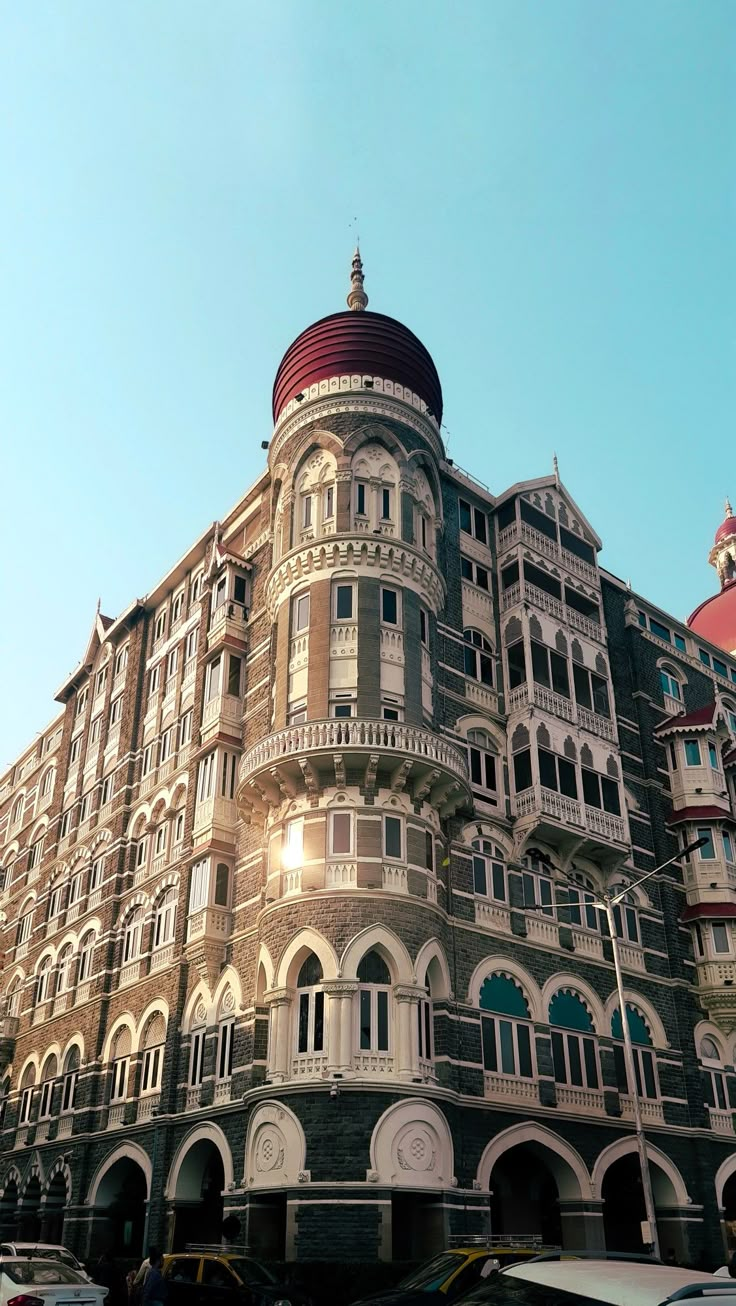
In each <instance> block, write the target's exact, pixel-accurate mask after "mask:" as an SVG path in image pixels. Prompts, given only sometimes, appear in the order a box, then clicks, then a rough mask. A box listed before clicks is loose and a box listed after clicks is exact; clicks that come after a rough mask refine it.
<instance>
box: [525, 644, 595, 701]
mask: <svg viewBox="0 0 736 1306" xmlns="http://www.w3.org/2000/svg"><path fill="white" fill-rule="evenodd" d="M531 645H532V674H533V676H534V680H535V681H536V683H537V684H538V685H543V686H544V687H545V688H546V689H552V690H554V692H555V693H556V694H562V696H563V697H564V698H569V697H570V680H569V677H568V672H567V658H565V657H562V655H561V654H560V653H556V652H555V650H554V649H551V648H547V646H546V645H545V644H539V643H537V641H536V640H535V639H533V640H532V641H531ZM573 670H574V672H577V671H578V667H577V666H575V667H574V668H573ZM586 683H587V682H586ZM576 685H577V677H576Z"/></svg>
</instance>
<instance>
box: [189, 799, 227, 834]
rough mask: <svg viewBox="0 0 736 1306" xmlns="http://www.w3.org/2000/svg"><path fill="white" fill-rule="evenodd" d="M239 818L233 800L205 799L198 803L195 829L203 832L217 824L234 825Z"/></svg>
mask: <svg viewBox="0 0 736 1306" xmlns="http://www.w3.org/2000/svg"><path fill="white" fill-rule="evenodd" d="M236 818H237V811H236V808H235V802H234V800H233V799H232V798H205V799H204V801H202V802H198V803H197V806H196V808H195V812H194V829H195V830H203V829H205V827H206V826H208V825H212V824H213V823H215V822H221V823H223V824H226V825H234V824H235V821H236Z"/></svg>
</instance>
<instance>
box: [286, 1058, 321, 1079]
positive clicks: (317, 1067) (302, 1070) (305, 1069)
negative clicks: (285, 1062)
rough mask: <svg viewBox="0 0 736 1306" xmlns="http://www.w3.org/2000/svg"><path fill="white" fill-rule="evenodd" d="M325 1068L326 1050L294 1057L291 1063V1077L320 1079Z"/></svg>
mask: <svg viewBox="0 0 736 1306" xmlns="http://www.w3.org/2000/svg"><path fill="white" fill-rule="evenodd" d="M326 1069H327V1053H326V1052H313V1053H311V1055H302V1056H298V1057H294V1058H293V1059H292V1063H291V1075H292V1079H322V1078H323V1077H324V1072H325V1071H326Z"/></svg>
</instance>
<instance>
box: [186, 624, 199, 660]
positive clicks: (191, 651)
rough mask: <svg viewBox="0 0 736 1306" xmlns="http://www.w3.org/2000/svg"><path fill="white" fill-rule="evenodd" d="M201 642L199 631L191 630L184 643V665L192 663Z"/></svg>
mask: <svg viewBox="0 0 736 1306" xmlns="http://www.w3.org/2000/svg"><path fill="white" fill-rule="evenodd" d="M198 641H199V631H198V630H190V632H189V634H188V635H187V637H186V639H185V641H184V664H185V666H186V664H187V663H188V662H191V660H192V658H193V657H194V656H195V654H196V652H197V643H198Z"/></svg>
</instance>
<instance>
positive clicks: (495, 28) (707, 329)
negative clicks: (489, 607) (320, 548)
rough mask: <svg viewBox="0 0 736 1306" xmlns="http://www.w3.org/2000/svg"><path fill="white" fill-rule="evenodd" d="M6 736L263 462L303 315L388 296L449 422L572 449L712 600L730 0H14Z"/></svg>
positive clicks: (486, 437) (570, 464)
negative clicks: (361, 280)
mask: <svg viewBox="0 0 736 1306" xmlns="http://www.w3.org/2000/svg"><path fill="white" fill-rule="evenodd" d="M0 33H1V34H0V177H1V178H2V181H1V183H0V186H1V190H0V193H1V195H2V201H1V202H0V432H1V435H0V440H1V442H2V486H3V494H2V518H1V522H2V524H1V528H0V529H1V530H2V539H1V540H0V544H2V576H1V581H0V585H1V593H0V600H1V601H2V609H1V610H2V614H3V622H2V636H3V637H2V640H1V641H0V658H1V662H0V668H1V671H2V674H1V675H0V765H4V764H5V763H6V762H7V761H10V760H11V759H12V757H13V756H14V755H15V753H16V751H17V750H19V749H20V748H21V747H24V746H25V744H26V743H27V742H30V740H31V739H32V737H33V735H34V732H35V731H36V730H37V729H39V728H41V727H42V726H43V725H44V724H45V723H46V721H47V720H48V719H49V718H50V716H51V714H52V712H53V710H54V705H53V702H52V695H53V692H54V690H55V688H56V687H57V686H58V685H59V683H60V682H61V681H62V680H63V678H64V677H65V675H66V673H67V672H68V671H69V670H70V669H71V668H72V667H73V666H74V665H75V664H76V662H77V661H78V659H79V657H80V656H81V654H82V652H83V650H84V646H85V642H86V639H87V635H88V631H89V628H90V624H91V621H92V617H93V614H94V609H95V604H96V602H97V597H98V595H100V596H101V598H102V606H103V611H105V612H107V613H110V614H113V615H114V614H115V613H117V612H119V611H120V610H121V608H122V607H123V606H124V605H125V604H127V603H128V602H129V601H130V600H131V599H132V598H133V597H135V596H138V595H140V594H143V593H145V592H146V591H147V590H148V589H150V588H151V587H152V586H153V584H154V582H155V581H156V580H157V579H158V578H159V577H160V576H161V575H162V574H163V573H164V572H165V571H166V570H167V569H168V567H169V566H170V565H171V564H172V563H173V562H174V561H175V560H176V559H177V557H179V555H180V554H181V553H182V552H183V551H184V550H185V548H186V547H187V546H188V545H189V544H190V543H191V541H192V540H193V539H194V538H195V537H196V536H197V535H198V533H199V532H200V531H201V530H202V529H203V528H204V527H206V526H207V525H208V523H210V522H211V521H212V520H213V519H214V518H215V517H218V516H220V515H222V514H223V513H224V512H225V510H226V509H227V508H228V507H229V506H230V505H231V504H232V503H233V502H234V501H235V500H236V499H237V497H238V496H239V495H240V493H241V492H242V491H243V490H244V489H245V488H246V487H247V485H248V484H249V483H250V482H251V480H252V479H253V478H254V477H255V475H256V474H257V472H258V471H259V469H260V467H261V465H262V459H263V454H262V453H261V449H260V443H261V440H262V439H267V438H268V437H269V435H270V408H269V401H270V391H271V384H272V380H273V375H274V372H275V369H276V367H277V364H278V361H279V358H280V356H281V354H282V352H283V350H284V349H285V348H286V346H287V345H288V343H289V341H290V340H291V339H292V337H293V336H294V335H296V334H297V332H298V331H299V330H301V329H302V328H303V327H304V326H305V325H307V324H308V323H309V322H310V321H312V320H314V319H315V318H317V317H321V316H322V315H324V314H326V313H330V312H333V311H335V310H337V309H340V308H341V307H342V306H343V303H344V296H345V293H346V290H347V270H348V266H349V261H350V255H351V252H352V242H353V230H354V229H353V230H351V229H350V225H349V224H350V222H351V220H352V218H353V217H354V216H356V215H357V216H358V217H359V221H360V236H361V243H362V248H363V255H364V260H365V267H366V289H367V290H368V292H369V295H370V299H371V306H372V307H373V308H374V309H377V310H379V311H381V312H385V313H389V314H392V315H394V316H396V317H398V318H400V319H402V320H403V321H405V322H406V323H407V324H408V325H410V326H411V327H412V328H413V329H414V330H415V331H416V332H417V333H418V334H419V335H420V336H421V337H422V339H423V340H424V341H425V343H426V344H427V346H428V347H429V349H430V350H431V352H432V354H433V356H434V358H435V361H436V363H437V366H438V369H439V372H440V375H441V378H442V382H443V386H444V392H445V418H446V423H447V427H448V428H449V431H450V432H451V436H450V439H449V448H450V453H451V455H452V456H454V458H455V460H456V461H457V462H459V463H460V464H462V465H464V466H466V467H468V468H469V469H472V470H473V471H474V472H475V473H476V474H477V475H478V476H480V477H481V478H482V479H483V480H484V481H486V482H487V484H488V485H489V486H490V487H491V489H492V490H494V491H496V492H498V491H500V490H502V489H503V488H504V487H506V486H507V485H509V484H511V483H512V482H514V481H516V480H520V479H522V478H526V477H532V476H537V475H540V474H542V473H545V472H547V471H548V470H550V468H551V462H552V453H553V450H556V451H557V453H558V456H559V460H560V468H561V473H562V476H563V479H564V480H565V482H566V484H567V485H568V487H569V489H570V490H571V492H572V493H573V495H575V496H576V497H577V499H578V501H579V503H580V504H581V506H582V508H583V509H584V511H585V512H586V513H587V515H588V517H589V519H590V520H591V522H592V523H593V525H594V526H595V527H596V528H597V530H598V532H599V534H600V535H601V536H602V537H603V539H604V542H605V549H604V553H603V559H602V560H603V562H604V564H605V565H607V566H608V567H610V568H611V569H612V570H613V571H615V572H616V573H617V574H618V575H620V576H623V577H631V579H632V582H633V584H634V585H635V587H637V588H640V589H641V590H643V592H644V593H646V594H647V595H648V596H649V597H651V598H652V599H653V600H655V601H658V602H659V603H661V604H662V606H664V607H665V608H666V609H669V610H671V611H673V612H674V613H676V614H681V615H685V614H687V613H688V611H689V610H690V609H691V608H692V607H694V606H695V604H696V603H697V602H698V601H699V600H700V599H701V598H703V597H705V595H706V594H708V593H710V592H711V591H712V590H713V588H714V587H715V573H714V572H711V570H710V568H709V567H708V565H707V561H706V557H707V552H708V548H709V545H710V542H711V540H712V536H713V532H714V530H715V527H716V526H717V525H718V523H719V521H720V517H721V511H722V501H723V497H724V494H725V493H726V491H730V493H731V494H732V495H733V496H736V471H734V470H732V468H733V456H732V450H733V444H734V434H735V425H734V420H735V419H734V410H735V408H736V405H735V403H734V400H735V399H736V369H735V366H734V354H735V351H736V294H735V293H734V292H735V290H736V286H735V285H734V281H735V276H734V240H735V239H736V213H735V212H734V210H735V208H736V204H735V200H736V157H735V156H736V112H735V111H736V76H735V75H734V71H735V69H736V8H734V5H733V2H732V0H725V2H722V0H707V3H702V2H701V3H697V0H668V2H667V3H663V2H662V0H646V2H644V3H643V2H642V0H616V3H611V2H609V3H603V2H602V0H599V2H598V3H592V2H591V0H536V2H535V3H530V2H528V0H452V3H451V2H450V0H444V2H443V3H438V2H437V0H368V2H366V3H362V4H358V3H355V2H353V0H342V2H338V0H269V2H268V3H266V4H264V3H261V2H259V3H255V2H252V0H212V2H211V3H201V0H197V2H196V3H193V2H191V0H145V3H130V2H128V0H107V2H106V3H104V4H94V3H90V2H89V0H85V2H84V3H82V2H81V0H63V3H58V0H33V3H32V4H29V3H25V4H23V3H21V4H17V3H12V0H3V2H2V4H0Z"/></svg>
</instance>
